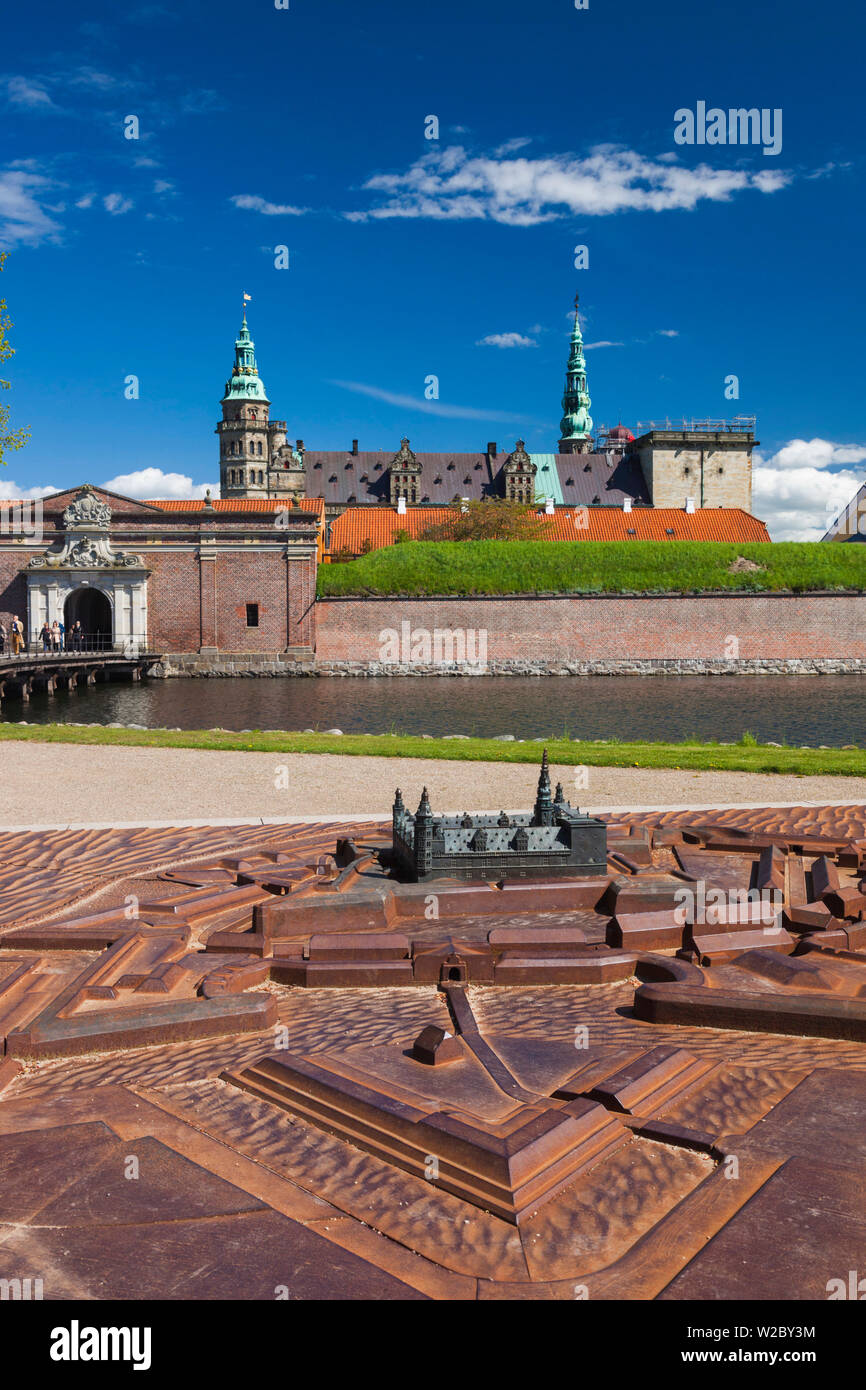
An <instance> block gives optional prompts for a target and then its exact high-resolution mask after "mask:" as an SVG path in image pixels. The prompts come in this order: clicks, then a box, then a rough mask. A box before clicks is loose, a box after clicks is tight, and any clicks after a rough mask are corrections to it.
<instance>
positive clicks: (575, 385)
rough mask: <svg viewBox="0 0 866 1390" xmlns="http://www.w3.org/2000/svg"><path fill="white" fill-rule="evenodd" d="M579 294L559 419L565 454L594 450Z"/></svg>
mask: <svg viewBox="0 0 866 1390" xmlns="http://www.w3.org/2000/svg"><path fill="white" fill-rule="evenodd" d="M579 298H580V296H579V295H575V296H574V328H573V329H572V331H571V346H570V348H569V353H568V366H567V367H566V370H565V394H564V396H563V398H562V409H563V416H562V419H561V420H560V422H559V428H560V429H561V430H562V438H561V439H560V441H559V452H560V453H561V454H589V453H591V452H592V437H591V431H592V418H591V416H590V413H589V407H590V405H591V404H592V402H591V401H590V399H589V391H588V390H587V385H586V359H585V358H584V355H583V336H582V334H581V331H580V315H579V314H578V312H577V305H578V299H579Z"/></svg>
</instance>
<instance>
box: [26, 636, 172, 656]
mask: <svg viewBox="0 0 866 1390" xmlns="http://www.w3.org/2000/svg"><path fill="white" fill-rule="evenodd" d="M150 650H151V645H150V637H149V636H145V635H140V636H135V637H128V638H126V639H125V640H123V641H115V640H114V639H113V638H112V637H111V636H110V635H109V634H107V633H104V632H82V633H74V632H71V631H68V632H66V633H64V635H63V640H62V643H61V644H60V645H58V644H56V643H55V641H54V639H53V638H52V639H48V640H47V641H46V639H44V638H43V636H42V633H41V632H38V631H37V632H34V633H32V634H31V636H30V639H29V641H28V642H27V643H26V644H25V646H24V648H23V650H22V651H20V652H19V653H18V655H19V656H20V657H25V656H26V657H27V658H28V660H30V661H33V660H38V659H39V658H40V657H43V658H52V657H57V656H79V655H91V654H94V655H100V654H101V655H104V656H109V655H113V656H128V657H135V656H140V655H142V654H143V653H144V652H149V651H150ZM2 655H3V656H4V657H10V656H12V655H13V651H12V642H11V637H10V636H9V635H7V638H6V642H5V646H4V650H3V653H2Z"/></svg>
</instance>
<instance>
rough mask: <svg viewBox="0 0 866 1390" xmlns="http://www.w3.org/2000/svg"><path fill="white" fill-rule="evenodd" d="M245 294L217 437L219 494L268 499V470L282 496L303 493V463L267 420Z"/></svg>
mask: <svg viewBox="0 0 866 1390" xmlns="http://www.w3.org/2000/svg"><path fill="white" fill-rule="evenodd" d="M249 300H250V296H249V295H248V294H245V295H244V304H243V321H242V323H241V329H240V332H239V334H238V336H237V338H236V339H235V360H234V366H233V367H232V374H231V376H230V377H229V379H228V381H227V382H226V385H225V392H224V393H223V398H222V401H221V402H220V404H221V406H222V419H221V420H220V422H219V424H218V425H217V427H216V433H217V434H218V435H219V437H220V496H221V497H227V498H228V497H267V496H268V495H269V494H270V492H272V491H273V490H274V489H273V486H272V484H273V479H271V485H270V486H269V477H268V475H269V472H270V471H271V470H272V469H275V470H277V471H278V473H279V481H280V487H279V491H280V493H281V494H284V495H285V494H293V493H294V494H297V493H300V494H301V495H303V491H304V472H303V461H302V460H301V459H299V458H298V456H297V454H296V452H295V451H294V450H291V449H290V448H289V447H288V445H287V444H286V422H285V420H271V418H270V409H271V403H270V401H269V400H268V395H267V392H266V391H265V384H264V382H263V381H262V379H261V377H260V376H259V369H258V366H257V364H256V345H255V343H254V342H253V339H252V336H251V334H250V330H249V326H248V324H247V304H248V302H249Z"/></svg>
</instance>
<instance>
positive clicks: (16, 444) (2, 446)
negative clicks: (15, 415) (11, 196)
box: [0, 251, 30, 466]
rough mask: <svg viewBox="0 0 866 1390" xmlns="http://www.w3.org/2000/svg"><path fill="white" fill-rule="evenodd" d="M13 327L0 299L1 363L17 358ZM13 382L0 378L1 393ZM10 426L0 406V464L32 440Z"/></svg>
mask: <svg viewBox="0 0 866 1390" xmlns="http://www.w3.org/2000/svg"><path fill="white" fill-rule="evenodd" d="M6 255H7V253H6V252H5V251H0V271H2V269H3V266H4V264H5V261H6ZM11 327H12V320H11V319H10V317H9V315H8V314H7V312H6V300H5V299H0V362H8V360H9V358H10V357H14V356H15V349H14V347H13V346H12V344H11V343H10V341H9V338H8V337H7V334H8V331H9V329H10V328H11ZM11 384H12V383H11V382H9V381H4V380H3V379H2V378H0V391H8V390H9V389H10V387H11ZM8 426H9V407H8V405H0V463H2V464H4V466H5V463H6V458H5V455H6V453H7V452H8V451H9V450H10V449H23V448H24V445H25V444H26V443H27V440H28V439H29V438H30V431H29V430H28V429H20V430H10V429H9V428H8Z"/></svg>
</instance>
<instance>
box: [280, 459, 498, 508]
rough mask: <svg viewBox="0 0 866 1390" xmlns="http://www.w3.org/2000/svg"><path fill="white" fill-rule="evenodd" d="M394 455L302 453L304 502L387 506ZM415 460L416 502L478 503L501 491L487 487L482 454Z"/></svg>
mask: <svg viewBox="0 0 866 1390" xmlns="http://www.w3.org/2000/svg"><path fill="white" fill-rule="evenodd" d="M395 452H396V451H395V450H390V451H388V452H387V453H386V452H381V453H370V452H366V451H361V452H359V453H357V454H351V453H344V452H342V451H341V452H339V453H334V452H330V451H322V450H316V449H307V451H306V452H305V454H304V465H305V468H306V474H307V496H308V497H324V499H325V501H326V502H341V503H346V502H348V500H349V498H350V497H352V496H354V498H355V501H356V503H357V504H358V506H362V505H363V504H364V503H365V502H373V503H377V502H379V501H380V500H383V499H384V501H386V502H388V501H390V483H389V476H388V475H389V469H390V467H391V460H392V459H393V457H394V453H395ZM415 457H416V459H417V461H418V463H419V464H420V465H421V478H420V483H419V490H418V500H419V502H421V501H424V502H429V503H437V502H439V503H448V502H451V501H453V499H454V497H455V496H460V497H472V498H480V497H489V496H495V495H498V493H499V492H500V491H501V488H496V487H494V486H493V478H492V476H491V470H490V463H489V461H488V458H487V455H486V454H416V455H415ZM507 458H508V455H507V454H505V453H502V454H499V455H498V456H497V463H499V465H500V466H501V464H503V463H504V462H505V460H506V459H507ZM467 479H468V481H467Z"/></svg>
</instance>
